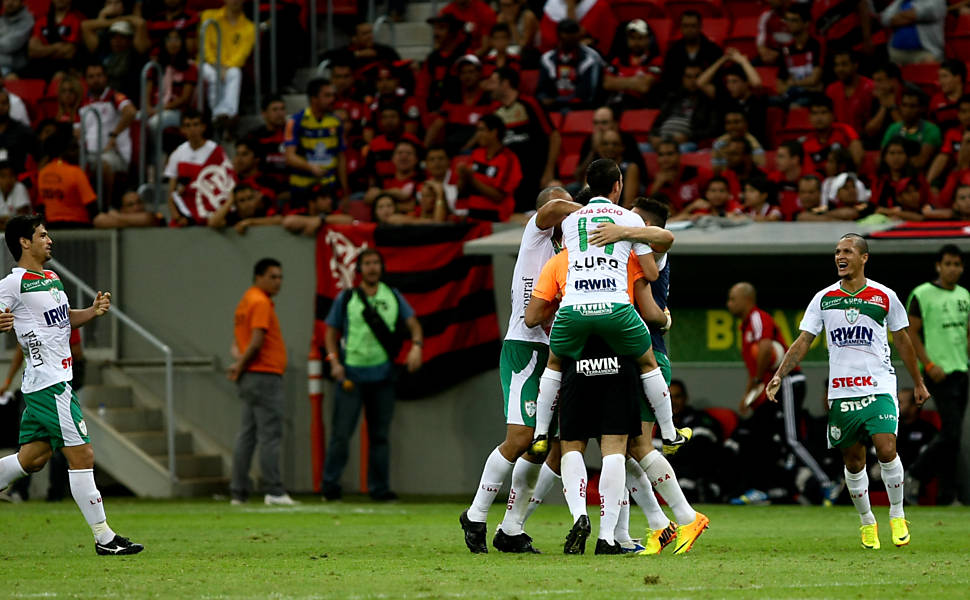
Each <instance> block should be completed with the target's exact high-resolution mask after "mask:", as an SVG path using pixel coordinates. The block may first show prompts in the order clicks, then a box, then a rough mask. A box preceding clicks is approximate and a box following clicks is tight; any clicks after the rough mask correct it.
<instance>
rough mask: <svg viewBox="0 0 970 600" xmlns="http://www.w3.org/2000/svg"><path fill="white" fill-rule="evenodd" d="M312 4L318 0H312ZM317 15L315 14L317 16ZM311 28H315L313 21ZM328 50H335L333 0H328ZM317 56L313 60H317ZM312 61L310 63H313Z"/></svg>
mask: <svg viewBox="0 0 970 600" xmlns="http://www.w3.org/2000/svg"><path fill="white" fill-rule="evenodd" d="M311 4H314V5H315V4H316V0H311ZM315 16H316V15H314V17H315ZM310 24H311V29H312V28H313V24H314V22H313V21H310ZM327 50H333V0H327ZM316 60H317V57H316V56H314V57H313V62H316ZM313 62H311V63H310V64H313Z"/></svg>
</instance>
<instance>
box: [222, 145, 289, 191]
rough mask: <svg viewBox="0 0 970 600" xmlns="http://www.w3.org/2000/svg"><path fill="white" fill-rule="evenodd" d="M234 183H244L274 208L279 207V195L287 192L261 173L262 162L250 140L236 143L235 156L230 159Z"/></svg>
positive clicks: (275, 180) (275, 181) (274, 180)
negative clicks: (234, 178) (234, 176)
mask: <svg viewBox="0 0 970 600" xmlns="http://www.w3.org/2000/svg"><path fill="white" fill-rule="evenodd" d="M232 168H233V170H234V171H235V172H236V181H237V182H239V183H245V184H246V185H248V186H249V187H251V188H253V189H254V190H256V191H258V192H259V193H260V194H261V195H262V196H263V198H266V200H267V201H269V203H270V204H271V205H272V206H274V207H280V206H281V205H280V203H279V202H278V199H279V196H280V193H282V192H283V191H286V190H287V187H288V186H287V187H284V186H281V185H280V183H279V181H278V180H277V179H276V178H274V177H271V176H269V175H266V174H265V173H263V162H262V159H261V158H260V156H259V154H257V149H256V148H255V147H254V144H253V141H252V140H251V139H243V140H239V141H238V142H236V155H235V156H234V157H233V158H232Z"/></svg>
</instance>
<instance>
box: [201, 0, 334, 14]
mask: <svg viewBox="0 0 970 600" xmlns="http://www.w3.org/2000/svg"><path fill="white" fill-rule="evenodd" d="M224 4H225V3H224V2H220V1H219V0H188V2H186V4H185V7H186V8H188V9H190V10H194V11H197V12H202V11H203V10H208V9H210V8H221V7H222V6H223V5H224ZM334 12H336V11H334Z"/></svg>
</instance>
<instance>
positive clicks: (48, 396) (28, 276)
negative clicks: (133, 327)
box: [0, 215, 144, 555]
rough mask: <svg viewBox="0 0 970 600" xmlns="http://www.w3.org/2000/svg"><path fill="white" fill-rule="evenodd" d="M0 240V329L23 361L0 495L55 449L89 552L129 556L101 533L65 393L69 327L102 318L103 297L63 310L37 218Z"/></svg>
mask: <svg viewBox="0 0 970 600" xmlns="http://www.w3.org/2000/svg"><path fill="white" fill-rule="evenodd" d="M4 238H5V241H6V242H7V248H9V249H10V253H11V254H12V255H13V257H14V260H16V261H17V266H16V267H14V269H13V271H12V272H11V274H10V275H8V276H6V277H4V278H3V280H2V281H0V310H3V313H2V315H0V331H9V330H10V329H15V330H16V333H17V338H18V339H19V340H20V345H21V348H22V349H23V352H24V358H25V359H26V362H27V367H26V370H25V371H24V377H23V383H22V385H21V389H22V390H23V393H24V401H25V402H26V404H27V409H26V410H25V411H24V414H23V416H22V418H21V421H20V444H21V446H20V451H19V452H18V453H17V454H11V455H10V456H5V457H3V458H2V459H0V490H2V489H4V488H6V487H7V486H8V485H9V484H10V483H11V482H12V481H14V480H16V479H19V478H20V477H23V476H25V475H27V473H28V472H30V473H33V472H37V471H39V470H41V469H42V468H43V467H44V465H45V464H46V463H47V460H48V459H49V458H50V456H51V449H52V448H63V450H62V451H63V452H64V456H65V457H66V458H67V462H68V466H69V470H68V477H69V479H70V483H71V495H72V496H74V501H75V502H76V503H77V505H78V508H80V509H81V514H83V515H84V518H85V519H86V520H87V522H88V524H89V525H90V526H91V531H92V532H94V540H95V543H94V549H95V551H96V552H97V553H98V554H101V555H114V554H137V553H139V552H141V551H142V550H144V546H142V545H141V544H135V543H133V542H131V541H129V540H128V539H126V538H123V537H121V536H120V535H116V534H115V532H114V531H112V530H111V528H110V527H108V521H107V518H106V517H105V515H104V503H103V502H102V501H101V493H100V492H98V488H97V487H96V486H95V484H94V451H93V450H92V449H91V440H90V439H89V438H88V428H87V426H86V425H85V423H84V416H83V415H82V414H81V405H80V403H79V402H78V399H77V394H76V393H75V392H74V390H73V389H72V388H71V379H73V377H74V373H73V369H72V360H71V344H70V337H71V329H72V328H78V327H81V326H83V325H84V324H85V323H87V322H88V321H90V320H92V319H94V318H95V317H100V316H101V315H103V314H105V313H106V312H108V309H110V308H111V293H110V292H104V293H101V292H98V294H97V297H96V298H95V299H94V303H93V304H92V305H91V306H90V307H88V308H85V309H72V308H71V305H70V303H69V301H68V298H67V292H65V290H64V286H63V284H62V283H61V280H60V278H58V277H57V274H56V273H54V272H53V271H48V270H45V269H44V263H45V262H47V261H48V260H50V258H51V246H52V244H53V242H52V240H51V238H50V236H49V235H48V234H47V228H46V227H45V226H44V223H43V222H42V221H41V218H40V217H38V216H36V215H32V216H18V217H14V218H13V219H11V220H10V222H9V223H7V231H6V233H5V235H4Z"/></svg>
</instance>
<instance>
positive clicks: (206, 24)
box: [198, 19, 222, 112]
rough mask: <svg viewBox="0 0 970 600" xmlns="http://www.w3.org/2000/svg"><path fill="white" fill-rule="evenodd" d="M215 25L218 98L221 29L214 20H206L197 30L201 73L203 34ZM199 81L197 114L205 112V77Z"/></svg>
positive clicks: (220, 75) (203, 50)
mask: <svg viewBox="0 0 970 600" xmlns="http://www.w3.org/2000/svg"><path fill="white" fill-rule="evenodd" d="M213 25H215V27H216V64H215V69H216V84H215V85H216V97H217V98H218V97H219V96H220V95H221V94H220V92H221V91H222V27H221V26H220V25H219V23H218V22H217V21H216V20H215V19H206V20H205V22H203V23H202V27H201V28H200V29H199V62H198V65H199V72H200V74H201V72H202V71H203V69H204V67H205V51H206V47H205V34H206V33H207V32H208V29H209V27H211V26H213ZM200 79H201V81H199V99H198V105H199V112H203V111H204V110H205V77H200Z"/></svg>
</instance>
